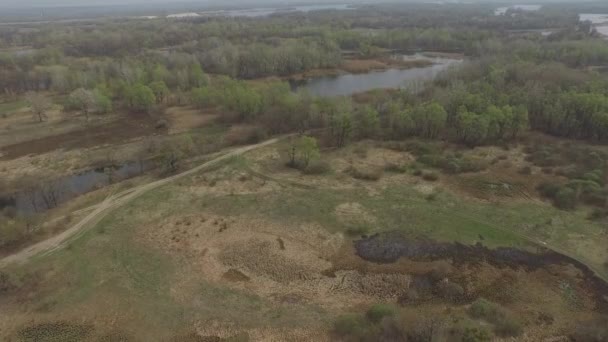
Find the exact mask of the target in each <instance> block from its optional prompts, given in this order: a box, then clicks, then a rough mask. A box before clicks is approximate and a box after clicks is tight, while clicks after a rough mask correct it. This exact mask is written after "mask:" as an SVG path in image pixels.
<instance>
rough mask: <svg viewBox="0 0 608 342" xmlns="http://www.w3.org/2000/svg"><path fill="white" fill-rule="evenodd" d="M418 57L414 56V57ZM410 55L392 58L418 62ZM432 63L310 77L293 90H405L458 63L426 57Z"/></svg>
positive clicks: (335, 93) (316, 92) (344, 93)
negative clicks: (408, 67) (412, 66)
mask: <svg viewBox="0 0 608 342" xmlns="http://www.w3.org/2000/svg"><path fill="white" fill-rule="evenodd" d="M415 56H418V55H415ZM415 56H414V57H413V56H411V55H408V56H396V58H403V59H420V58H417V57H415ZM424 58H425V59H429V60H431V61H432V62H433V63H434V64H433V65H431V66H427V67H421V68H411V69H388V70H383V71H372V72H369V73H365V74H345V75H339V76H333V77H332V76H324V77H318V78H312V79H309V80H307V81H304V82H294V83H292V87H293V88H294V89H306V90H307V91H308V92H310V93H311V94H312V95H315V96H325V97H332V96H347V95H353V94H357V93H362V92H366V91H370V90H373V89H390V88H407V87H411V86H415V85H416V84H420V83H422V82H426V81H430V80H432V79H433V78H435V77H436V76H437V74H439V73H440V72H442V71H444V70H446V69H448V68H450V67H452V66H455V65H457V64H459V63H461V62H462V60H459V59H450V58H429V57H424Z"/></svg>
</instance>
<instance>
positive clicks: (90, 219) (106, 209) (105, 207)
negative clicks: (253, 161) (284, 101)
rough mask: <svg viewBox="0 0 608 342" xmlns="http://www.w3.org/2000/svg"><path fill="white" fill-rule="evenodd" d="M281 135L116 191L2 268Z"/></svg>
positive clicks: (46, 251) (64, 241)
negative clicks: (161, 177) (164, 187)
mask: <svg viewBox="0 0 608 342" xmlns="http://www.w3.org/2000/svg"><path fill="white" fill-rule="evenodd" d="M279 140H280V138H276V139H271V140H267V141H264V142H262V143H259V144H255V145H250V146H245V147H240V148H237V149H234V150H232V151H230V152H228V153H226V154H224V155H222V156H220V157H218V158H215V159H213V160H210V161H208V162H206V163H203V164H201V165H199V166H197V167H195V168H193V169H190V170H188V171H185V172H182V173H180V174H177V175H174V176H171V177H168V178H164V179H161V180H158V181H155V182H152V183H148V184H144V185H141V186H138V187H135V188H132V189H129V190H125V191H123V192H121V193H118V194H114V195H111V196H108V198H106V199H105V200H104V201H103V202H102V203H100V204H99V205H97V206H96V207H95V210H94V211H93V212H91V213H90V214H89V215H87V216H86V217H85V218H84V219H82V220H81V221H80V222H78V223H77V224H75V225H74V226H72V227H71V228H69V229H67V230H65V231H64V232H62V233H61V234H59V235H57V236H54V237H52V238H50V239H48V240H44V241H41V242H39V243H37V244H35V245H32V246H30V247H28V248H26V249H24V250H21V251H19V252H17V253H15V254H12V255H9V256H7V257H5V258H3V259H0V268H3V267H6V266H8V265H10V264H22V263H24V262H26V261H28V260H30V259H31V258H32V257H34V256H45V255H49V254H51V253H53V252H55V251H57V250H59V249H61V248H63V247H64V246H66V245H67V243H69V242H70V241H72V240H73V239H75V238H77V237H79V236H81V235H82V234H84V233H85V232H86V231H87V230H88V229H90V228H92V227H94V226H95V225H96V224H97V223H99V222H100V221H101V220H102V219H103V218H104V217H106V216H107V215H108V214H110V213H111V212H112V211H113V210H115V209H117V208H120V207H121V206H123V205H125V204H127V203H129V202H130V201H132V200H134V199H136V198H138V197H139V196H141V195H143V194H145V193H146V192H148V191H151V190H154V189H156V188H159V187H161V186H163V185H165V184H168V183H170V182H173V181H175V180H177V179H180V178H183V177H187V176H189V175H192V174H194V173H197V172H199V171H201V170H203V169H205V168H207V167H210V166H213V165H215V164H217V163H219V162H221V161H224V160H227V159H229V158H231V157H234V156H238V155H241V154H243V153H246V152H248V151H251V150H254V149H257V148H260V147H264V146H267V145H271V144H274V143H276V142H277V141H279Z"/></svg>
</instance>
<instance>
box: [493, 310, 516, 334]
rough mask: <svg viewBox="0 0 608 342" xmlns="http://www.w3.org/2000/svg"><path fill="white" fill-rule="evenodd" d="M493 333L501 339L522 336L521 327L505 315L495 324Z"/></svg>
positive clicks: (511, 317) (510, 316)
mask: <svg viewBox="0 0 608 342" xmlns="http://www.w3.org/2000/svg"><path fill="white" fill-rule="evenodd" d="M494 332H495V333H496V334H497V335H499V336H502V337H514V336H519V335H521V334H522V332H523V327H522V326H521V323H519V321H518V320H517V319H516V318H515V317H513V316H512V315H506V316H505V317H503V318H502V319H501V320H500V321H499V322H496V323H495V326H494Z"/></svg>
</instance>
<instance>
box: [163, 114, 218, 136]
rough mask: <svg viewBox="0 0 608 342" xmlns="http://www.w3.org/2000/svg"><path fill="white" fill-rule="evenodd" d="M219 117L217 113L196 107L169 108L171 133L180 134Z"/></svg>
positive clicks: (168, 117) (168, 115) (168, 118)
mask: <svg viewBox="0 0 608 342" xmlns="http://www.w3.org/2000/svg"><path fill="white" fill-rule="evenodd" d="M215 119H217V114H214V113H208V112H203V111H201V110H199V109H195V108H184V107H172V108H169V109H167V120H168V121H169V134H179V133H183V132H187V131H190V130H191V129H193V128H198V127H203V126H205V125H208V124H210V123H212V122H213V121H214V120H215Z"/></svg>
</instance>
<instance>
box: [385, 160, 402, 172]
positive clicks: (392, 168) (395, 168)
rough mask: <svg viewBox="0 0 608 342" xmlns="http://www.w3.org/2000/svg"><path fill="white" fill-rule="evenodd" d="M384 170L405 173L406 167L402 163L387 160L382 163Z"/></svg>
mask: <svg viewBox="0 0 608 342" xmlns="http://www.w3.org/2000/svg"><path fill="white" fill-rule="evenodd" d="M384 171H386V172H394V173H405V172H406V171H407V168H406V167H405V166H403V165H399V164H395V163H390V162H389V163H386V164H385V165H384Z"/></svg>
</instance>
